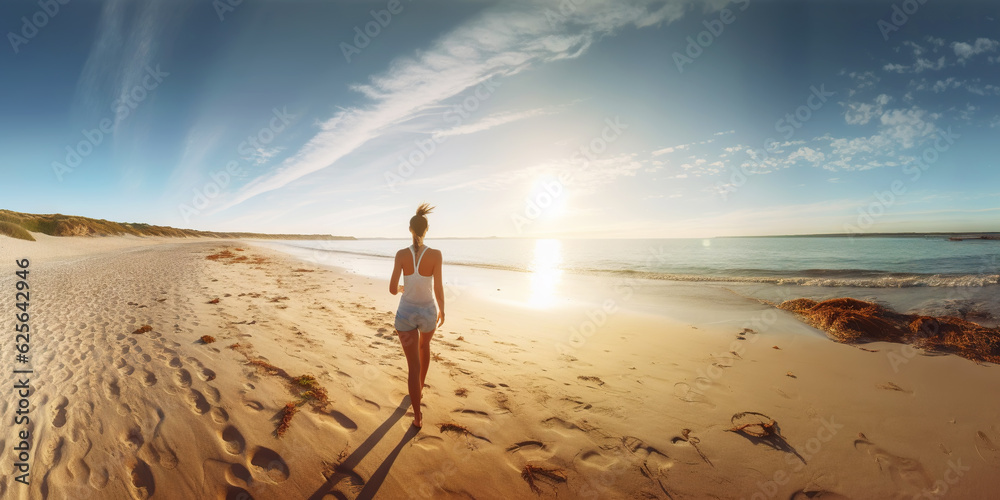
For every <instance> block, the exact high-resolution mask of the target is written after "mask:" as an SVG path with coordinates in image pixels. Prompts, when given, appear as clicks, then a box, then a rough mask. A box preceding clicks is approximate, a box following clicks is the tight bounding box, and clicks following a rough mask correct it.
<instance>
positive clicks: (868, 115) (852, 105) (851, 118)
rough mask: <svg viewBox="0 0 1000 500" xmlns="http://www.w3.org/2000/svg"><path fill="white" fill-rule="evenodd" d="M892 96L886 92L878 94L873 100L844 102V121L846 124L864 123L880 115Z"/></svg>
mask: <svg viewBox="0 0 1000 500" xmlns="http://www.w3.org/2000/svg"><path fill="white" fill-rule="evenodd" d="M891 99H892V98H891V97H889V96H888V95H886V94H879V96H878V97H876V98H875V101H874V102H871V103H867V102H849V103H847V104H846V106H847V111H845V112H844V121H846V122H847V124H848V125H865V124H867V123H868V122H870V121H871V120H872V118H877V117H880V116H882V110H883V108H884V107H885V105H886V104H889V101H890V100H891Z"/></svg>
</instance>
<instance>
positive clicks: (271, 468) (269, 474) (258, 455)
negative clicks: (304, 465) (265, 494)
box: [250, 446, 290, 483]
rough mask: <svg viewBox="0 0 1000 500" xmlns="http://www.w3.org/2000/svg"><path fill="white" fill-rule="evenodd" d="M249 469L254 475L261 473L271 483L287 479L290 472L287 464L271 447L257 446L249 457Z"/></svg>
mask: <svg viewBox="0 0 1000 500" xmlns="http://www.w3.org/2000/svg"><path fill="white" fill-rule="evenodd" d="M250 465H251V466H252V467H251V470H252V471H253V472H254V473H255V476H261V475H263V476H264V478H266V479H265V480H269V481H270V482H272V483H282V482H284V481H285V480H287V479H288V476H289V475H290V472H289V470H288V464H286V463H285V460H284V459H283V458H281V455H278V453H277V452H275V451H274V450H272V449H269V448H264V447H263V446H258V447H257V448H256V449H255V450H254V451H253V454H252V455H251V458H250Z"/></svg>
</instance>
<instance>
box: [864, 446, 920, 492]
mask: <svg viewBox="0 0 1000 500" xmlns="http://www.w3.org/2000/svg"><path fill="white" fill-rule="evenodd" d="M854 448H855V449H856V450H858V451H861V452H864V453H868V455H870V456H871V457H872V458H873V459H874V460H875V464H876V465H878V469H879V470H880V471H882V472H885V473H887V474H888V475H889V478H890V479H892V482H893V483H895V484H896V486H898V487H899V488H900V489H901V493H902V494H904V495H918V494H920V493H921V492H924V491H930V490H933V487H934V480H933V479H932V478H931V475H930V474H928V473H927V470H926V469H925V468H924V466H923V464H921V463H920V462H919V461H917V460H914V459H912V458H906V457H900V456H898V455H894V454H892V453H890V452H888V451H886V450H884V449H882V448H879V447H878V446H876V445H875V444H874V443H872V442H871V441H869V440H868V439H866V438H864V437H861V438H860V439H856V440H855V441H854Z"/></svg>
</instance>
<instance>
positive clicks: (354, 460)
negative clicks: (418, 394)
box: [309, 395, 420, 500]
mask: <svg viewBox="0 0 1000 500" xmlns="http://www.w3.org/2000/svg"><path fill="white" fill-rule="evenodd" d="M409 407H410V396H409V395H406V396H403V400H402V401H401V402H400V403H399V406H397V407H396V409H395V410H394V411H393V412H392V415H389V418H387V419H386V420H385V422H382V425H380V426H378V428H377V429H375V431H374V432H372V433H371V435H370V436H368V439H365V442H363V443H361V445H360V446H358V447H357V449H355V450H354V453H351V455H350V456H349V457H347V458H346V459H344V461H343V462H341V463H340V464H338V465H336V466H335V467H334V469H333V471H332V473H331V474H330V476H329V477H328V478H327V480H326V482H325V483H323V485H322V486H320V487H319V489H318V490H316V492H315V493H313V494H312V496H310V497H309V500H320V499H322V498H323V497H324V496H326V494H327V493H331V494H333V495H334V497H336V498H343V499H346V498H347V497H346V496H344V495H343V494H342V493H340V492H338V491H332V490H333V488H334V487H335V486H337V484H339V483H340V482H341V481H344V480H347V481H348V482H349V483H350V484H351V485H352V486H353V487H357V486H360V485H364V487H363V488H362V489H361V493H359V494H358V497H357V498H358V500H362V499H371V498H375V493H377V492H378V489H379V488H381V487H382V482H383V481H385V478H386V476H388V475H389V469H391V468H392V464H393V462H395V461H396V456H397V455H399V452H400V451H402V449H403V445H405V444H406V443H408V442H410V440H411V439H413V437H414V436H416V435H417V433H418V432H420V429H419V428H417V427H415V426H413V425H411V426H410V428H409V429H407V430H406V434H404V435H403V439H401V440H400V441H399V444H397V445H396V447H395V448H393V450H392V451H391V452H389V455H388V456H386V457H385V460H382V464H381V465H379V466H378V469H376V470H375V472H374V473H373V474H372V477H371V478H369V479H368V481H365V480H364V479H362V478H361V476H360V475H358V474H357V473H356V472H354V468H355V467H357V466H358V464H360V463H361V460H362V459H363V458H365V456H366V455H368V452H370V451H371V450H372V449H374V448H375V445H377V444H378V443H379V441H381V440H382V438H384V437H385V435H386V434H387V433H388V432H389V429H391V428H392V427H393V426H394V425H395V424H396V422H398V421H399V419H400V418H403V416H404V415H406V410H407V409H408V408H409Z"/></svg>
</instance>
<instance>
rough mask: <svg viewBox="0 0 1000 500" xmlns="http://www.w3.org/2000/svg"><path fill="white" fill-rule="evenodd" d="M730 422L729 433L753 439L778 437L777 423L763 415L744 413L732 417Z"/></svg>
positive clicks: (751, 412) (750, 412)
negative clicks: (731, 425) (731, 424)
mask: <svg viewBox="0 0 1000 500" xmlns="http://www.w3.org/2000/svg"><path fill="white" fill-rule="evenodd" d="M730 421H731V422H732V423H733V427H732V428H731V429H728V430H729V432H735V433H738V434H743V435H746V436H750V437H755V438H768V437H771V436H779V437H780V434H779V433H778V429H777V427H778V423H777V422H775V421H774V419H773V418H771V417H769V416H767V415H764V414H763V413H757V412H755V411H744V412H740V413H737V414H735V415H733V418H732V419H731V420H730Z"/></svg>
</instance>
